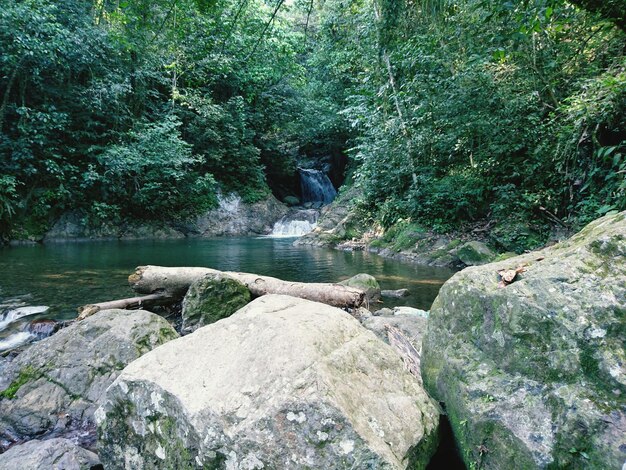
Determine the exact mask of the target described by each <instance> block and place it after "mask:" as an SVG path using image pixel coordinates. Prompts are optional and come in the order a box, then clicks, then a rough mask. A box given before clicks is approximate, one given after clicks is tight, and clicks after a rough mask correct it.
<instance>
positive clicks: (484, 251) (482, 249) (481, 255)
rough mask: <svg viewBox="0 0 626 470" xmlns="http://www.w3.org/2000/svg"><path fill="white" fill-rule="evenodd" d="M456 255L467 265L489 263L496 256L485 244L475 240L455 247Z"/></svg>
mask: <svg viewBox="0 0 626 470" xmlns="http://www.w3.org/2000/svg"><path fill="white" fill-rule="evenodd" d="M456 255H457V256H458V257H459V259H460V260H461V262H462V263H463V264H465V265H467V266H479V265H481V264H486V263H490V262H491V261H493V260H494V259H495V257H496V254H495V253H494V252H493V251H491V249H490V248H489V247H488V246H487V245H485V244H484V243H482V242H478V241H475V240H474V241H471V242H467V243H465V244H464V245H461V246H460V247H459V248H458V249H457V251H456Z"/></svg>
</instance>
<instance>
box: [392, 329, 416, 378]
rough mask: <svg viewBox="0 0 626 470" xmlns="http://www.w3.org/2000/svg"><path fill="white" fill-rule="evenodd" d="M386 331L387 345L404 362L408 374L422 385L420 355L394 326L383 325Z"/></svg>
mask: <svg viewBox="0 0 626 470" xmlns="http://www.w3.org/2000/svg"><path fill="white" fill-rule="evenodd" d="M385 329H386V330H387V338H388V339H389V344H390V345H391V346H392V347H393V348H394V349H395V350H396V352H397V353H398V354H399V355H400V357H401V358H402V361H404V365H405V366H406V367H407V369H408V370H409V372H410V373H411V374H413V375H414V376H415V377H416V378H417V380H419V382H420V383H422V368H421V358H420V353H419V352H418V351H417V349H415V346H413V345H412V344H411V342H410V341H409V340H408V339H407V337H406V336H405V335H404V333H402V331H400V330H399V329H398V328H396V327H395V326H391V325H385Z"/></svg>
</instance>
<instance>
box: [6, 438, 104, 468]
mask: <svg viewBox="0 0 626 470" xmlns="http://www.w3.org/2000/svg"><path fill="white" fill-rule="evenodd" d="M0 469H6V470H36V469H41V470H43V469H45V470H97V469H98V470H101V469H102V465H101V464H100V459H98V456H97V455H96V454H94V453H93V452H90V451H88V450H86V449H83V448H82V447H78V446H77V445H76V444H74V443H73V442H72V441H70V440H68V439H61V438H56V439H49V440H47V441H39V440H36V439H35V440H33V441H29V442H27V443H25V444H21V445H16V446H13V447H11V448H10V449H9V450H8V451H6V452H5V453H4V454H0Z"/></svg>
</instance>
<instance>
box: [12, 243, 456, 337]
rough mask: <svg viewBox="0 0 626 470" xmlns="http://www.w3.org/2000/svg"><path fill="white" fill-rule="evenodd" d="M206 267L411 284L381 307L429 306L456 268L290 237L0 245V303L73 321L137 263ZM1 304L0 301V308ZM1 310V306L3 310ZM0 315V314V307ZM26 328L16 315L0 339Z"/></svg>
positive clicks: (126, 292)
mask: <svg viewBox="0 0 626 470" xmlns="http://www.w3.org/2000/svg"><path fill="white" fill-rule="evenodd" d="M145 264H156V265H163V266H206V267H211V268H215V269H220V270H228V271H243V272H253V273H256V274H262V275H269V276H274V277H278V278H281V279H285V280H291V281H302V282H335V281H340V280H342V279H346V278H348V277H350V276H353V275H354V274H357V273H360V272H366V273H369V274H371V275H373V276H375V277H376V278H377V279H378V281H379V283H380V284H381V287H382V288H383V289H400V288H408V289H409V291H410V292H411V295H410V296H409V297H406V298H404V299H399V300H395V301H393V302H389V301H385V304H380V307H382V306H394V305H410V306H414V307H418V308H422V309H428V308H429V307H430V304H431V303H432V301H433V300H434V298H435V297H436V295H437V292H438V291H439V288H440V286H441V284H442V283H443V282H444V281H445V280H447V279H448V278H449V277H450V276H451V275H452V274H453V272H452V271H451V270H448V269H442V268H430V267H423V266H416V265H412V264H408V263H402V262H399V261H393V260H388V259H384V258H381V257H379V256H376V255H374V254H370V253H363V252H356V253H351V252H347V253H346V252H341V251H337V250H330V249H322V248H310V247H295V246H293V239H271V238H219V239H183V240H138V241H103V242H68V243H53V244H47V245H36V246H18V247H10V248H8V247H5V248H0V304H2V303H3V301H6V300H7V299H8V298H12V297H16V296H23V297H21V298H20V301H21V302H22V305H47V306H49V307H50V310H49V311H48V312H46V313H45V314H43V315H34V316H29V317H27V318H25V319H24V320H23V321H22V323H23V322H24V321H27V320H32V319H34V318H43V317H45V318H55V319H70V318H74V317H75V316H76V308H77V307H79V306H81V305H84V304H89V303H96V302H102V301H105V300H113V299H118V298H124V297H131V296H132V295H133V292H132V291H131V289H130V288H129V287H128V282H127V278H128V275H129V274H131V273H132V272H133V271H134V269H135V267H136V266H139V265H145ZM0 308H1V307H0ZM5 311H6V308H5ZM0 313H2V312H0ZM22 328H23V324H20V321H17V322H15V323H13V324H11V325H10V326H9V328H8V329H7V330H5V331H4V332H0V339H2V338H6V337H7V336H8V335H9V334H11V333H12V334H15V333H16V332H18V331H20V330H21V329H22Z"/></svg>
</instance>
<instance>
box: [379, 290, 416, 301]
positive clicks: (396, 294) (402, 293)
mask: <svg viewBox="0 0 626 470" xmlns="http://www.w3.org/2000/svg"><path fill="white" fill-rule="evenodd" d="M380 295H381V297H387V298H390V299H401V298H402V297H408V295H409V289H396V290H381V291H380Z"/></svg>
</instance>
